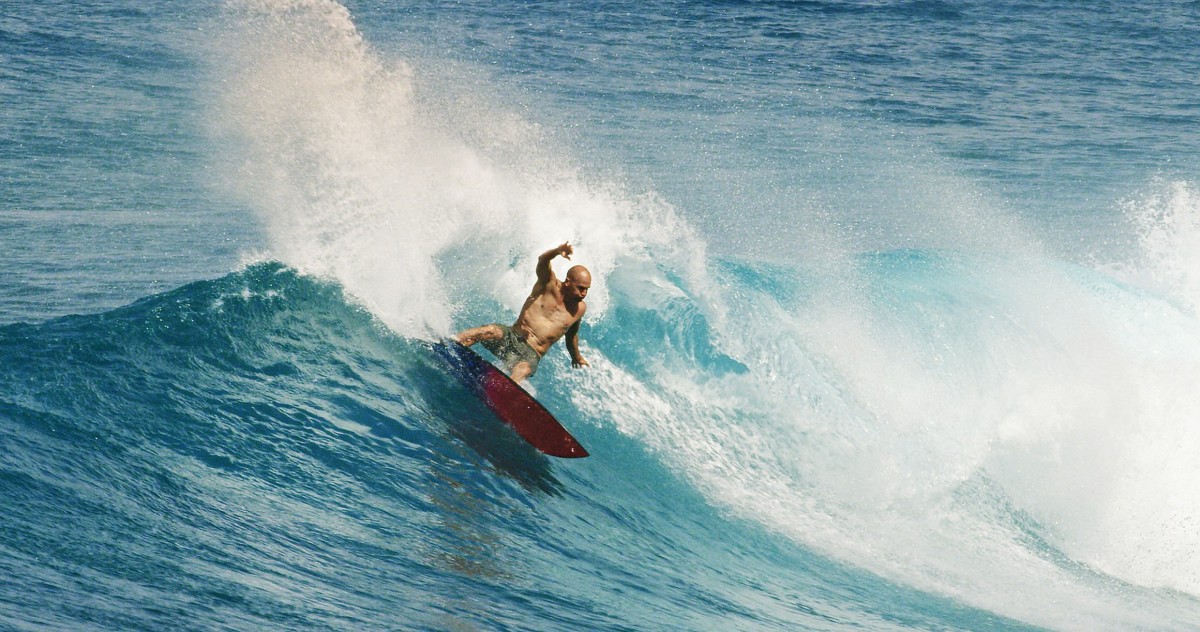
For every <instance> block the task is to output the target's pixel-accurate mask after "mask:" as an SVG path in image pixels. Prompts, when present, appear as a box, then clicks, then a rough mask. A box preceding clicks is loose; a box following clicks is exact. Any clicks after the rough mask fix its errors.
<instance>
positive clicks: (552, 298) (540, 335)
mask: <svg viewBox="0 0 1200 632" xmlns="http://www.w3.org/2000/svg"><path fill="white" fill-rule="evenodd" d="M574 307H575V309H574V310H573V311H572V310H571V309H570V308H568V307H567V305H566V304H565V303H564V302H563V297H562V286H561V283H560V282H559V281H558V280H557V279H554V280H552V281H551V282H550V283H547V284H546V289H545V290H544V291H543V292H542V293H541V294H534V295H531V296H530V297H529V298H528V299H526V300H525V305H524V306H523V307H522V308H521V315H520V316H519V317H517V322H516V323H514V324H513V328H514V329H516V330H517V331H519V332H521V333H523V334H524V335H525V341H526V342H527V343H529V346H531V347H533V348H534V349H535V350H536V351H537V352H538V353H541V354H545V353H546V352H547V351H549V350H550V347H551V346H553V345H554V343H555V342H558V339H559V338H562V337H563V335H564V334H566V333H567V330H568V329H570V328H571V325H574V324H575V323H576V321H578V320H579V318H580V316H582V314H583V309H582V308H583V302H582V301H580V302H579V303H577V304H576V305H575V306H574Z"/></svg>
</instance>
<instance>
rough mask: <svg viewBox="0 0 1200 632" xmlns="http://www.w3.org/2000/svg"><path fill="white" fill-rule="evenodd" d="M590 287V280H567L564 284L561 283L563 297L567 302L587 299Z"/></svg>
mask: <svg viewBox="0 0 1200 632" xmlns="http://www.w3.org/2000/svg"><path fill="white" fill-rule="evenodd" d="M591 287H592V280H591V279H571V278H568V279H567V281H566V283H563V296H564V298H566V299H567V300H573V301H582V300H583V299H585V298H587V293H588V290H589V289H591Z"/></svg>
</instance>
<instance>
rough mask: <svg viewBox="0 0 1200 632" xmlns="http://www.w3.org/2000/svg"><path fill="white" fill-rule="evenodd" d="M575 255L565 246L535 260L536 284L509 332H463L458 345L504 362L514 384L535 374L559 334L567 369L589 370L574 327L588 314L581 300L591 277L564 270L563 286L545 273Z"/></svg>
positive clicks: (488, 328)
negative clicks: (477, 345) (567, 357)
mask: <svg viewBox="0 0 1200 632" xmlns="http://www.w3.org/2000/svg"><path fill="white" fill-rule="evenodd" d="M574 252H575V249H574V248H572V247H571V244H570V243H564V244H563V245H561V246H558V247H557V248H551V249H550V250H547V251H546V252H543V253H542V254H541V256H539V257H538V262H537V282H535V283H534V284H533V290H531V291H530V292H529V298H527V299H525V304H524V305H523V306H521V315H520V316H517V322H515V323H513V326H512V327H507V326H505V325H501V324H499V323H493V324H491V325H484V326H482V327H476V328H474V329H467V330H466V331H462V332H460V333H459V334H458V341H459V342H460V343H461V344H463V345H465V346H468V347H469V346H471V345H473V344H475V343H477V342H482V343H483V346H484V347H486V348H487V350H488V351H491V352H492V354H493V355H495V356H496V357H497V358H499V359H500V361H502V362H504V365H505V367H506V368H508V370H509V372H510V375H511V376H512V379H513V380H515V381H517V382H520V381H521V380H524V379H525V378H527V377H529V376H531V375H533V374H534V372H535V371H537V365H538V361H540V360H541V359H542V356H544V355H546V352H547V351H549V350H550V347H551V346H552V345H553V344H554V343H555V342H558V339H559V338H562V337H563V334H566V336H567V352H568V353H570V354H571V364H572V366H575V367H584V366H588V361H587V360H584V359H583V356H582V355H580V354H579V322H580V320H582V319H583V314H584V312H586V311H587V303H585V302H584V301H583V299H584V298H587V293H588V289H590V288H591V287H592V273H591V272H588V269H587V268H585V267H583V266H573V267H572V268H571V269H570V270H567V278H566V280H564V281H559V280H558V277H556V276H554V271H553V270H551V269H550V262H551V261H552V260H554V258H555V257H558V256H562V257H563V258H564V259H568V260H569V259H570V258H571V255H572V254H573V253H574Z"/></svg>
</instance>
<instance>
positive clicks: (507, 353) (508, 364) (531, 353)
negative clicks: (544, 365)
mask: <svg viewBox="0 0 1200 632" xmlns="http://www.w3.org/2000/svg"><path fill="white" fill-rule="evenodd" d="M494 324H495V325H496V326H497V327H499V328H500V331H502V332H504V335H503V336H500V339H499V340H480V341H479V342H480V343H481V344H483V347H484V348H485V349H487V350H488V351H491V352H492V355H494V356H496V357H497V358H499V359H500V361H501V362H503V363H504V368H505V370H507V371H511V370H512V368H513V367H514V366H516V365H517V363H518V362H528V363H529V375H533V374H534V373H537V367H538V361H539V360H541V359H542V354H540V353H538V352H537V349H534V348H533V347H531V346H529V343H528V342H525V339H524V338H522V337H521V334H519V333H517V332H516V330H514V329H513V328H512V327H509V326H508V325H501V324H500V323H494Z"/></svg>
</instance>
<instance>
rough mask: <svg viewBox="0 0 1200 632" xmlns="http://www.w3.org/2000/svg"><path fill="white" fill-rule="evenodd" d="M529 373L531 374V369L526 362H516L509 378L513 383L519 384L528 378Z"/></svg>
mask: <svg viewBox="0 0 1200 632" xmlns="http://www.w3.org/2000/svg"><path fill="white" fill-rule="evenodd" d="M531 373H533V368H532V367H530V366H529V363H528V362H518V363H516V364H514V365H513V368H512V376H511V377H512V379H513V381H514V382H520V381H521V380H523V379H525V378H527V377H529V374H531Z"/></svg>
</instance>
